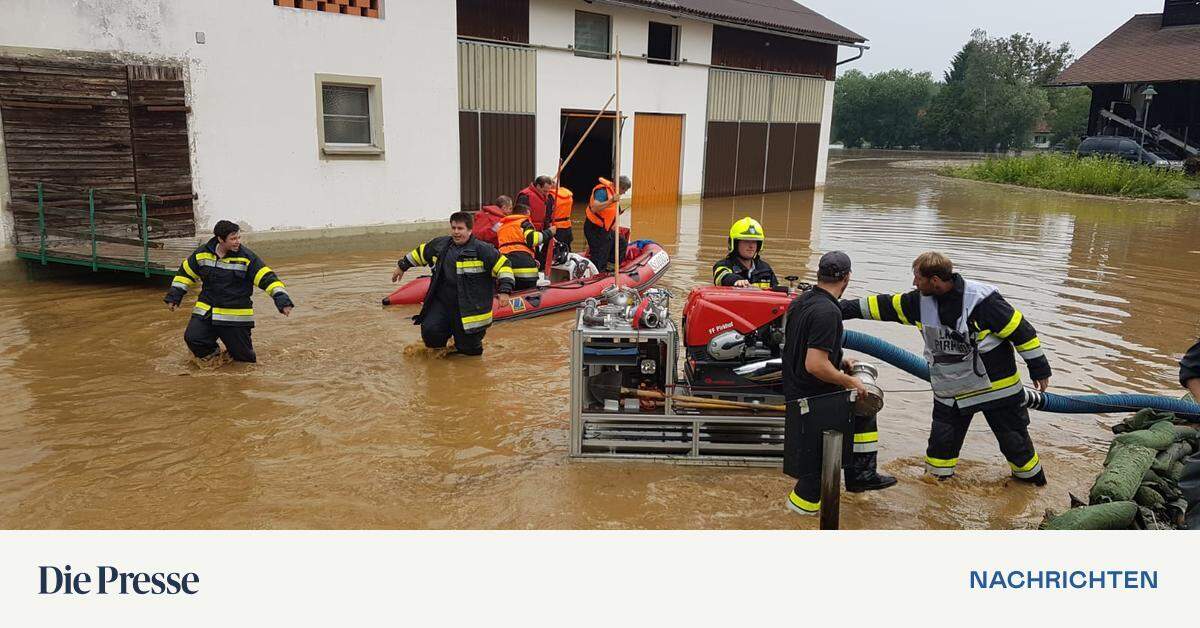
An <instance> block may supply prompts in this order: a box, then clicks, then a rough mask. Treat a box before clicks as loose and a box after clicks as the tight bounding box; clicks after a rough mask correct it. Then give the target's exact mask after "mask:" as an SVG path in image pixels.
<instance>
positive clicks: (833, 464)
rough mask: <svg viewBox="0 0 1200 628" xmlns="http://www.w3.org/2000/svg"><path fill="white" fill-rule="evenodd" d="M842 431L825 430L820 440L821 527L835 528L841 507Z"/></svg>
mask: <svg viewBox="0 0 1200 628" xmlns="http://www.w3.org/2000/svg"><path fill="white" fill-rule="evenodd" d="M841 501H842V433H841V432H839V431H837V430H825V432H824V433H823V434H822V441H821V529H822V530H837V529H838V519H839V518H840V517H841V508H842V503H841Z"/></svg>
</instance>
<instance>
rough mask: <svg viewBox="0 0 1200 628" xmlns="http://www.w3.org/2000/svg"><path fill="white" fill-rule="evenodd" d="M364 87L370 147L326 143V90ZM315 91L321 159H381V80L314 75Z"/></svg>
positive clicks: (335, 75) (365, 145)
mask: <svg viewBox="0 0 1200 628" xmlns="http://www.w3.org/2000/svg"><path fill="white" fill-rule="evenodd" d="M326 86H344V87H366V88H367V103H368V109H367V115H368V116H369V122H370V126H371V142H370V143H369V144H340V143H336V142H326V141H325V98H324V93H325V87H326ZM316 88H317V148H318V150H319V151H320V153H321V155H323V156H338V157H366V158H375V157H382V156H383V154H384V147H383V80H382V79H380V78H377V77H371V76H349V75H345V74H318V75H316Z"/></svg>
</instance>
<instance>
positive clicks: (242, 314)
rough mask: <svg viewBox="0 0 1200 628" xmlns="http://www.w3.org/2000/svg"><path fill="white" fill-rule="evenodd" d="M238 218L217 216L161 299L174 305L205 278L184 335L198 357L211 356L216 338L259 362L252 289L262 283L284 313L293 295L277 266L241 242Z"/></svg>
mask: <svg viewBox="0 0 1200 628" xmlns="http://www.w3.org/2000/svg"><path fill="white" fill-rule="evenodd" d="M238 231H239V228H238V226H237V224H236V223H232V222H230V221H228V220H221V221H218V222H217V225H216V227H214V228H213V238H212V239H211V240H209V241H208V242H207V243H206V244H204V245H202V246H201V247H200V248H198V249H196V250H195V251H194V252H193V253H192V254H191V255H189V256H188V257H187V259H184V260H183V264H181V265H180V266H179V272H177V273H176V274H175V278H174V279H173V280H172V281H171V289H170V290H168V291H167V296H166V297H164V298H163V301H165V302H166V303H167V305H168V306H169V307H170V308H171V311H175V309H176V308H178V307H179V304H180V303H181V302H182V301H183V297H184V295H186V294H187V291H188V290H189V289H190V288H191V287H192V286H193V285H195V283H196V282H197V281H200V282H203V283H204V287H203V288H201V290H200V298H199V299H197V300H196V305H195V307H193V308H192V318H191V320H190V321H188V326H187V331H185V332H184V333H183V340H184V342H186V343H187V346H188V349H191V351H192V354H193V355H195V356H196V357H197V358H201V359H205V358H210V357H213V356H215V355H217V353H218V352H219V351H220V348H219V347H218V346H217V340H218V339H220V340H221V342H222V343H224V344H225V350H226V351H228V352H229V357H231V358H233V359H234V360H236V361H238V362H255V361H257V357H256V356H255V355H254V345H253V343H251V341H250V330H251V329H252V328H253V327H254V305H253V303H252V302H251V300H250V295H251V294H253V293H254V286H258V287H259V288H262V289H263V290H265V291H266V292H267V294H269V295H271V298H272V299H274V301H275V307H276V308H277V309H278V310H279V312H280V313H281V314H283V315H284V316H287V315H289V314H291V312H292V307H293V306H294V304H293V303H292V299H291V297H289V296H288V293H287V291H286V290H285V289H284V286H283V282H282V281H280V280H279V277H277V276H275V271H273V270H271V267H270V266H267V265H266V264H265V263H263V261H262V258H260V257H259V256H257V255H255V254H254V252H253V251H251V250H250V249H249V248H247V247H245V246H242V241H241V234H240V233H238Z"/></svg>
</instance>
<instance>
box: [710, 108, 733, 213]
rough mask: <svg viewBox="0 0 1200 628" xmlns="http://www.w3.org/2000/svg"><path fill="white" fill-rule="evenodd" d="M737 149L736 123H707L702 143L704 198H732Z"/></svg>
mask: <svg viewBox="0 0 1200 628" xmlns="http://www.w3.org/2000/svg"><path fill="white" fill-rule="evenodd" d="M737 148H738V123H737V122H709V123H708V137H707V138H706V140H705V143H704V194H703V196H704V197H705V198H713V197H720V196H733V184H734V175H735V174H736V172H737Z"/></svg>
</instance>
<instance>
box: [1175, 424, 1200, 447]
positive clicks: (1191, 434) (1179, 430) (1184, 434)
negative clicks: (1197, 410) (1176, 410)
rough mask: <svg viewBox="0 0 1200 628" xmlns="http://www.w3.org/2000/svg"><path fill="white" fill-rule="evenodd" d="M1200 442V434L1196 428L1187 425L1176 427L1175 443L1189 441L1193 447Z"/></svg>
mask: <svg viewBox="0 0 1200 628" xmlns="http://www.w3.org/2000/svg"><path fill="white" fill-rule="evenodd" d="M1198 440H1200V432H1197V431H1196V428H1194V427H1190V426H1187V425H1176V426H1175V441H1176V442H1178V441H1187V442H1189V443H1191V444H1192V445H1195V444H1196V442H1197V441H1198Z"/></svg>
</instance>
